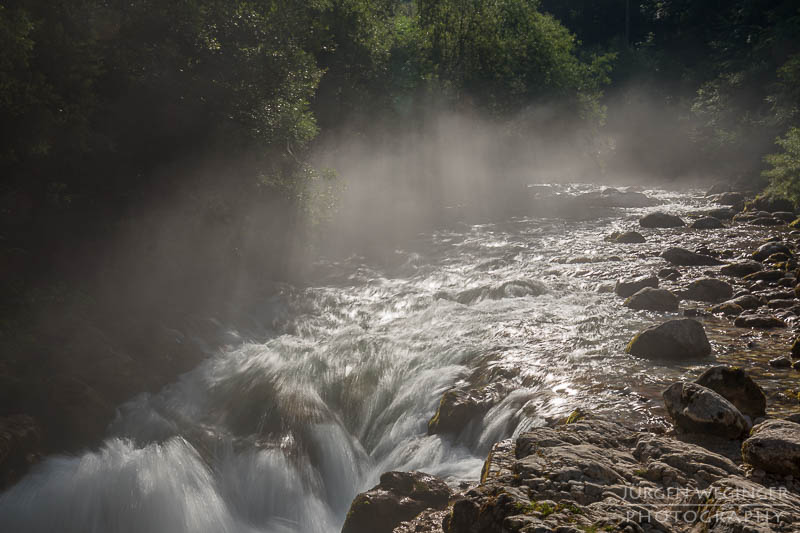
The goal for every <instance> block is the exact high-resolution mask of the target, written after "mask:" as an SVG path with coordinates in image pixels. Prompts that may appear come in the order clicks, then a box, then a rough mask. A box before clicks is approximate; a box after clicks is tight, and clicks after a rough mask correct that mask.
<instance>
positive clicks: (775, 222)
mask: <svg viewBox="0 0 800 533" xmlns="http://www.w3.org/2000/svg"><path fill="white" fill-rule="evenodd" d="M750 224H752V225H753V226H782V225H783V224H784V222H783V221H782V220H781V219H779V218H775V217H771V216H770V217H759V218H754V219H753V220H751V221H750Z"/></svg>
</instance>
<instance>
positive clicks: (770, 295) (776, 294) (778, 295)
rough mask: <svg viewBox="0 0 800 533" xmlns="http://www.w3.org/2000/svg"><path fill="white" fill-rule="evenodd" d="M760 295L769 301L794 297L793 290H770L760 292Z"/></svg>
mask: <svg viewBox="0 0 800 533" xmlns="http://www.w3.org/2000/svg"><path fill="white" fill-rule="evenodd" d="M761 297H762V298H764V299H765V300H766V301H768V302H771V301H773V300H791V299H792V298H793V297H794V292H792V291H770V292H764V293H761Z"/></svg>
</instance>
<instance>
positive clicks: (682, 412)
mask: <svg viewBox="0 0 800 533" xmlns="http://www.w3.org/2000/svg"><path fill="white" fill-rule="evenodd" d="M663 396H664V405H666V407H667V412H668V413H669V416H670V417H672V419H673V420H674V421H675V425H676V426H677V427H679V428H680V429H682V430H684V431H686V432H687V433H705V434H710V435H715V436H718V437H725V438H729V439H738V438H740V437H742V435H744V434H745V432H746V431H747V430H748V429H750V427H749V424H748V423H747V421H746V420H745V419H744V416H742V413H741V412H740V411H739V410H738V409H737V408H736V407H735V406H734V405H733V404H732V403H731V402H729V401H728V400H726V399H725V398H723V397H722V396H721V395H720V394H717V393H716V392H714V391H713V390H711V389H708V388H706V387H703V386H701V385H698V384H696V383H683V382H678V383H673V384H672V385H670V387H669V388H668V389H667V390H665V391H664V394H663Z"/></svg>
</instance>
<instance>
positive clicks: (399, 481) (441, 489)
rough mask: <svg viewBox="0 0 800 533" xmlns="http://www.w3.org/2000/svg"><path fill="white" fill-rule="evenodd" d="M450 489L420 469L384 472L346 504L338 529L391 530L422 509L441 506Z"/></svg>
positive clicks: (354, 532)
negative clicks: (345, 513)
mask: <svg viewBox="0 0 800 533" xmlns="http://www.w3.org/2000/svg"><path fill="white" fill-rule="evenodd" d="M451 495H452V492H451V491H450V489H449V488H448V486H447V484H446V483H445V482H444V481H442V480H441V479H438V478H436V477H434V476H431V475H429V474H425V473H423V472H386V473H384V474H383V475H381V480H380V483H379V484H378V485H376V486H374V487H373V488H371V489H370V490H368V491H367V492H362V493H361V494H359V495H358V496H356V497H355V499H354V500H353V503H352V504H350V511H349V512H348V513H347V518H346V519H345V522H344V526H342V533H392V530H394V528H395V527H397V526H398V525H400V523H401V522H404V521H406V520H411V519H412V518H414V517H415V516H417V515H418V514H419V513H421V512H422V511H424V510H425V509H444V508H445V507H447V504H448V502H449V500H450V496H451Z"/></svg>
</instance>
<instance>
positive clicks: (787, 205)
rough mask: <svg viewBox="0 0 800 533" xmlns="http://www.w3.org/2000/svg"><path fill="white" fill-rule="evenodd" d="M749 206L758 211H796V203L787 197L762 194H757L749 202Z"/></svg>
mask: <svg viewBox="0 0 800 533" xmlns="http://www.w3.org/2000/svg"><path fill="white" fill-rule="evenodd" d="M747 208H748V209H752V210H758V211H766V212H768V213H775V212H778V211H794V203H793V202H792V201H791V200H787V199H786V198H778V197H776V196H770V195H762V196H757V197H756V198H754V199H753V200H751V201H749V202H748V203H747Z"/></svg>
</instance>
